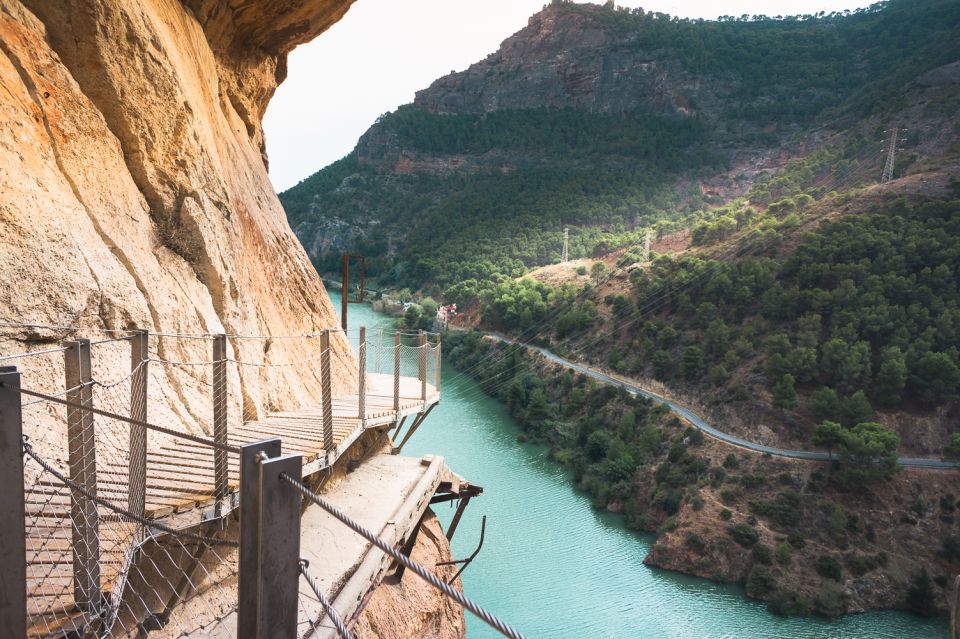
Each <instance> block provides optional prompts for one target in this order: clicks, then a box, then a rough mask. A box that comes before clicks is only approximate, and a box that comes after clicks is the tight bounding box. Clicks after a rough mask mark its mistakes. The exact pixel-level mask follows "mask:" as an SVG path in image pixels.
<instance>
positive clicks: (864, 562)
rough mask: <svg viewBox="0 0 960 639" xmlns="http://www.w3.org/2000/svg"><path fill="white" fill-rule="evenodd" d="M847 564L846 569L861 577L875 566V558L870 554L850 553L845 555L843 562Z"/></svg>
mask: <svg viewBox="0 0 960 639" xmlns="http://www.w3.org/2000/svg"><path fill="white" fill-rule="evenodd" d="M843 563H844V564H845V565H846V566H847V570H849V571H850V572H851V573H853V575H854V576H856V577H862V576H863V575H865V574H867V573H868V572H870V571H871V570H873V569H874V568H876V567H877V565H878V563H877V558H876V557H871V556H870V555H861V554H858V553H851V554H849V555H847V557H846V558H845V559H844V562H843Z"/></svg>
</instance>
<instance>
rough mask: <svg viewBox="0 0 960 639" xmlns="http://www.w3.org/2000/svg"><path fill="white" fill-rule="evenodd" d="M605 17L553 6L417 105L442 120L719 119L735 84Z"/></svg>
mask: <svg viewBox="0 0 960 639" xmlns="http://www.w3.org/2000/svg"><path fill="white" fill-rule="evenodd" d="M605 17H606V16H605V10H604V9H602V8H601V7H597V6H588V7H578V8H575V9H574V8H571V7H567V6H562V5H560V6H556V5H554V6H548V7H546V8H545V9H544V10H543V11H541V12H539V13H537V14H536V15H534V16H533V17H531V18H530V21H529V23H528V24H527V26H526V28H524V29H522V30H521V31H519V32H517V33H516V34H514V35H513V36H511V37H510V38H508V39H507V40H504V42H503V44H502V45H501V46H500V49H499V50H498V51H497V52H496V53H493V54H491V55H490V56H488V57H487V58H486V59H485V60H483V61H481V62H478V63H476V64H474V65H471V66H470V67H469V68H468V69H466V70H465V71H462V72H460V73H452V74H450V75H447V76H444V77H442V78H440V79H439V80H437V81H436V82H434V83H433V84H432V85H430V87H429V88H427V89H425V90H423V91H419V92H417V95H416V99H415V101H414V104H415V105H416V106H417V108H421V109H425V110H427V111H430V112H432V113H440V114H452V113H487V112H490V111H495V110H498V109H531V108H540V107H554V108H564V107H571V108H576V109H582V110H586V111H593V112H599V113H625V112H630V111H635V110H637V109H643V110H647V111H650V112H653V113H662V114H675V113H682V114H693V113H702V114H704V115H707V116H716V115H718V109H717V108H716V107H717V106H718V105H719V98H720V96H723V95H727V94H728V93H730V92H732V91H735V90H736V88H737V80H736V79H735V78H730V77H721V76H698V75H694V74H693V73H690V72H689V71H687V70H686V69H685V68H684V66H683V65H682V64H681V63H680V61H679V60H677V59H676V57H675V56H672V55H670V54H668V53H666V52H664V51H662V50H659V49H658V48H657V47H656V46H655V45H653V46H651V45H650V44H648V43H645V42H643V41H642V39H640V38H638V36H637V35H636V34H635V33H630V32H623V31H621V30H619V29H617V28H611V27H610V26H609V24H607V23H606V21H605V20H604V18H605ZM694 105H696V106H694Z"/></svg>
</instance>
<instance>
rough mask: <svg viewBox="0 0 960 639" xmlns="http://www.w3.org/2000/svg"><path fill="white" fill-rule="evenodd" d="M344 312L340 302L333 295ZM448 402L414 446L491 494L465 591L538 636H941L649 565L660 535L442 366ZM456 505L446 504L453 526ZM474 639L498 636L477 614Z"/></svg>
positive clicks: (484, 503)
mask: <svg viewBox="0 0 960 639" xmlns="http://www.w3.org/2000/svg"><path fill="white" fill-rule="evenodd" d="M331 297H332V298H333V302H334V304H335V305H336V306H337V308H339V302H340V300H339V297H338V296H337V294H336V293H334V294H332V295H331ZM392 323H393V319H392V318H390V317H387V316H386V315H382V314H378V313H375V312H374V311H373V310H372V309H371V308H370V307H369V306H367V305H365V304H351V305H350V317H349V324H350V327H351V328H356V327H358V326H361V325H363V326H367V327H368V330H369V329H374V328H376V327H384V328H385V329H386V328H392ZM442 373H443V380H444V382H443V385H442V400H441V402H440V405H439V406H437V408H436V409H434V411H433V412H432V413H431V414H430V417H429V418H428V419H427V421H426V422H424V424H423V426H422V427H421V428H420V430H419V431H418V432H417V433H416V435H414V436H413V438H411V440H410V442H409V443H408V444H407V446H406V447H405V448H404V450H403V453H404V454H406V455H420V454H426V453H434V454H438V455H442V456H443V457H444V458H445V459H446V461H447V464H448V465H449V466H450V467H451V468H453V469H454V470H455V471H456V472H457V473H459V474H460V475H462V476H463V477H465V478H467V479H469V480H470V481H472V482H474V483H476V484H480V485H482V486H483V488H484V493H483V495H481V496H480V497H478V498H476V499H474V500H473V501H472V502H471V503H470V506H469V507H468V508H467V511H466V513H465V514H464V517H463V520H462V521H461V523H460V526H459V528H458V530H457V534H456V535H455V537H454V541H453V552H454V555H455V556H456V557H457V558H460V557H465V556H467V555H469V554H470V553H471V552H472V551H473V549H474V547H475V546H476V543H477V540H478V537H479V534H480V518H481V516H482V515H486V516H487V534H486V542H485V544H484V547H483V550H482V551H481V552H480V554H479V555H478V556H477V558H476V560H475V561H474V562H473V564H472V565H471V566H470V567H469V568H468V569H467V571H466V572H465V573H464V575H463V585H464V590H465V592H466V594H467V595H468V596H470V597H472V598H473V599H474V600H475V601H477V603H479V604H480V605H481V606H484V607H486V608H487V609H489V610H491V611H492V612H494V613H495V614H497V615H498V616H500V617H501V618H503V619H504V620H506V621H507V622H509V623H510V624H512V625H513V626H514V627H516V628H517V629H518V630H520V631H521V632H523V633H524V634H525V635H526V636H527V637H529V638H531V639H533V638H538V639H607V638H617V639H634V638H636V639H680V638H683V639H687V638H690V639H707V638H712V639H720V638H731V639H733V638H744V639H746V638H751V639H752V638H756V639H760V638H763V639H772V638H790V639H834V638H835V639H841V638H842V639H854V638H856V639H868V638H869V639H877V638H890V639H927V638H933V637H937V638H940V639H943V638H946V637H948V636H949V631H948V628H947V624H946V622H945V621H944V620H930V619H924V618H920V617H916V616H913V615H909V614H905V613H899V612H870V613H866V614H856V615H847V616H845V617H843V618H841V619H839V620H836V621H831V620H826V619H819V618H804V619H784V618H781V617H777V616H775V615H772V614H770V613H769V612H767V609H766V606H765V605H764V604H762V603H758V602H754V601H750V600H749V599H747V598H746V597H745V596H744V594H743V589H742V588H739V587H736V586H731V585H721V584H717V583H713V582H711V581H708V580H705V579H697V578H693V577H687V576H684V575H679V574H675V573H671V572H668V571H664V570H659V569H656V568H649V567H647V566H645V565H644V564H643V558H644V556H645V555H646V554H647V550H648V549H649V547H650V545H651V544H652V543H653V537H652V536H651V535H646V534H637V533H634V532H631V531H629V530H627V529H626V528H624V526H623V525H622V523H621V520H620V518H619V517H617V516H615V515H610V514H608V513H605V512H600V511H597V510H595V509H593V508H592V507H591V506H590V500H589V499H588V498H587V497H586V496H585V495H584V494H581V493H579V492H578V491H577V490H576V489H575V488H574V486H573V484H572V483H571V481H570V479H569V477H568V475H567V473H566V472H565V471H564V470H563V469H562V468H560V467H559V466H557V465H556V464H554V463H552V462H550V461H549V460H547V459H546V457H545V455H544V450H543V448H541V447H538V446H534V445H531V444H519V443H517V440H516V436H517V433H518V428H519V427H518V426H517V424H516V422H514V420H513V419H512V418H511V417H510V415H509V413H507V411H506V409H505V408H504V407H503V406H502V405H501V404H499V403H498V402H496V401H494V400H492V399H490V398H489V397H486V396H485V395H483V394H482V393H481V392H480V391H479V388H478V386H477V384H475V383H474V382H473V381H472V380H470V379H466V378H463V377H457V374H456V371H455V370H454V369H453V368H452V367H451V366H449V365H448V364H444V365H443V369H442ZM452 514H453V509H452V508H450V507H448V505H446V504H441V505H439V506H437V515H438V516H439V517H440V519H441V521H443V522H444V523H445V525H446V523H448V522H449V521H450V518H451V516H452ZM467 629H468V630H467V636H468V639H488V638H489V639H492V638H494V637H500V636H501V635H499V634H498V633H496V632H495V631H493V630H492V629H490V628H488V627H487V626H486V625H484V624H483V622H481V621H479V620H477V619H475V618H474V617H472V616H471V615H470V614H469V613H468V614H467Z"/></svg>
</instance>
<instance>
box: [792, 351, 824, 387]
mask: <svg viewBox="0 0 960 639" xmlns="http://www.w3.org/2000/svg"><path fill="white" fill-rule="evenodd" d="M787 365H788V366H789V367H790V372H791V373H792V374H793V376H794V378H796V380H797V381H798V382H801V383H808V382H812V381H814V380H815V379H816V378H817V349H816V348H811V347H798V348H795V349H793V350H792V351H791V352H790V355H788V356H787Z"/></svg>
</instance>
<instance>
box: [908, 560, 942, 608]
mask: <svg viewBox="0 0 960 639" xmlns="http://www.w3.org/2000/svg"><path fill="white" fill-rule="evenodd" d="M935 602H936V592H935V591H934V589H933V580H932V579H930V573H928V572H927V567H926V566H924V567H923V568H922V569H921V570H920V574H918V575H917V576H916V577H914V579H913V581H912V582H911V583H910V586H909V587H908V588H907V607H909V608H910V610H912V611H914V612H916V613H917V614H921V615H928V616H929V615H934V614H936V612H937V604H936V603H935Z"/></svg>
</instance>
